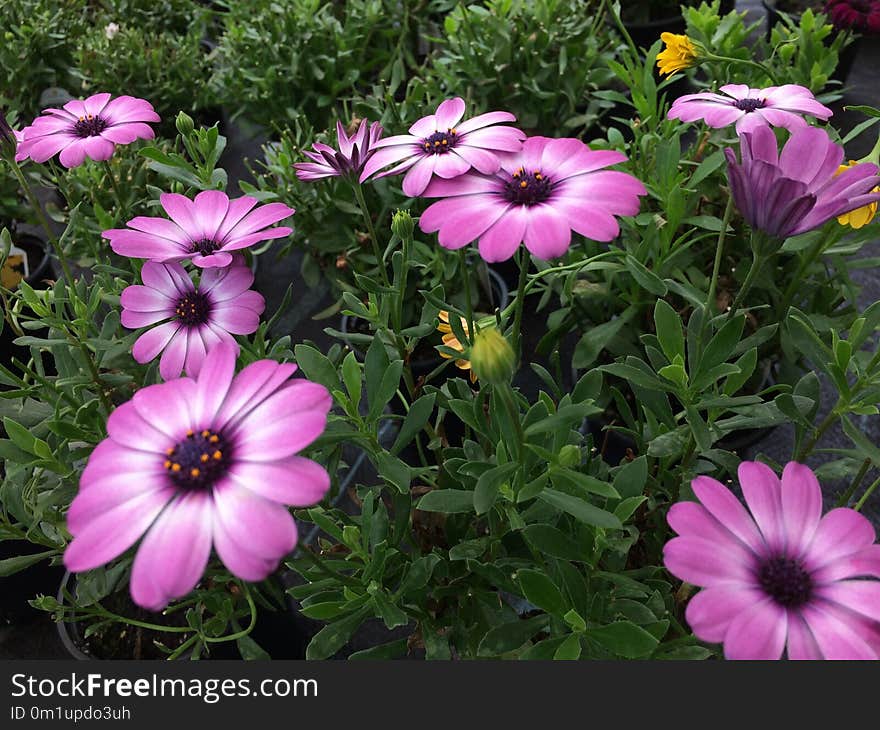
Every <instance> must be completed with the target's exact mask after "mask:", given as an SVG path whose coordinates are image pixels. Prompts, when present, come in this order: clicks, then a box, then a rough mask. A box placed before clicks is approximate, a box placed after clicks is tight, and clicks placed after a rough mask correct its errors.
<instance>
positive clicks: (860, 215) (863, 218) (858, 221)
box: [837, 160, 880, 229]
mask: <svg viewBox="0 0 880 730" xmlns="http://www.w3.org/2000/svg"><path fill="white" fill-rule="evenodd" d="M858 164H859V163H858V162H854V161H853V160H850V161H849V162H848V163H846V164H843V165H841V166H840V167H838V168H837V174H838V175H839V174H840V173H842V172H843V171H844V170H848V169H849V168H851V167H852V166H853V165H858ZM871 192H872V193H880V187H876V188H874V189H873V190H872V191H871ZM875 215H877V202H876V201H875V202H873V203H868V205H863V206H862V207H861V208H856V209H855V210H851V211H850V212H849V213H844V214H843V215H839V216H837V222H838V223H840V225H842V226H851V227H852V228H856V229H858V228H861V227H862V226H866V225H868V223H870V222H871V221H872V220H874V216H875Z"/></svg>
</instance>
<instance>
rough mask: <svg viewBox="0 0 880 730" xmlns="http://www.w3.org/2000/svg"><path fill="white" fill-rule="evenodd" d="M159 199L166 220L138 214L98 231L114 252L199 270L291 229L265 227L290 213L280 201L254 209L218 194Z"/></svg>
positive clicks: (245, 201)
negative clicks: (183, 263) (188, 262)
mask: <svg viewBox="0 0 880 730" xmlns="http://www.w3.org/2000/svg"><path fill="white" fill-rule="evenodd" d="M159 201H160V202H161V203H162V207H163V208H164V209H165V212H166V213H168V215H169V216H171V220H170V221H169V220H168V219H166V218H151V217H147V216H138V217H137V218H132V219H131V220H130V221H129V222H128V223H127V225H128V228H114V229H112V230H109V231H104V233H103V234H102V235H103V236H104V238H106V239H108V240H109V241H110V246H111V248H112V249H113V250H114V251H115V252H116V253H118V254H119V255H121V256H131V257H133V258H140V259H150V260H151V261H156V262H158V263H168V262H172V261H185V260H186V259H192V262H193V263H194V264H195V265H196V266H200V267H211V266H229V264H230V262H231V261H232V252H233V251H237V250H239V249H242V248H247V247H248V246H252V245H253V244H255V243H258V242H260V241H266V240H269V239H272V238H283V237H284V236H287V235H289V234H290V232H291V230H292V229H291V228H287V227H286V226H278V227H277V228H267V226H271V225H272V224H273V223H277V222H278V221H280V220H283V219H285V218H287V217H288V216H291V215H293V213H294V210H293V208H289V207H288V206H286V205H284V203H269V204H268V205H261V206H260V207H258V208H254V206H255V205H256V204H257V199H256V198H251V197H249V196H247V195H243V196H242V197H240V198H235V199H234V200H230V199H229V198H228V197H227V196H226V194H225V193H222V192H220V191H219V190H205V191H203V192H201V193H199V194H198V195H196V197H195V200H190V199H189V198H187V197H186V196H184V195H179V194H177V193H162V195H161V196H160V198H159Z"/></svg>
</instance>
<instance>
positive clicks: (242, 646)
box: [235, 636, 272, 661]
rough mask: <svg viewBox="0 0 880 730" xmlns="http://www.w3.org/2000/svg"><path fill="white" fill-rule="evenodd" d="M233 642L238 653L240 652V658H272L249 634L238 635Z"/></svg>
mask: <svg viewBox="0 0 880 730" xmlns="http://www.w3.org/2000/svg"><path fill="white" fill-rule="evenodd" d="M235 643H236V645H237V646H238V653H239V654H241V658H242V659H245V660H247V661H255V660H259V661H264V660H266V659H271V658H272V657H270V656H269V653H268V652H267V651H266V650H265V649H263V647H261V646H260V645H259V644H258V643H257V642H256V641H254V640H253V639H252V638H251V637H250V636H240V637H239V638H238V639H236V641H235Z"/></svg>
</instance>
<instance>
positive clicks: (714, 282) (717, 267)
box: [706, 195, 733, 320]
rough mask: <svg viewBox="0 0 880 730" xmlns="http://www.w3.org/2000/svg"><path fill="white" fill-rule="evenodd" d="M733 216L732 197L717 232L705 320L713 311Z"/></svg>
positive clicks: (728, 199) (729, 198)
mask: <svg viewBox="0 0 880 730" xmlns="http://www.w3.org/2000/svg"><path fill="white" fill-rule="evenodd" d="M732 214H733V196H732V195H731V196H730V197H728V198H727V207H726V208H725V209H724V217H723V218H722V219H721V230H720V231H719V232H718V242H717V243H716V244H715V263H714V265H713V266H712V278H711V280H710V281H709V295H708V296H707V297H706V314H707V320H708V318H709V317H711V316H712V312H713V311H714V310H715V289H716V288H717V287H718V274H719V272H720V271H721V258H722V255H723V251H724V238H725V237H726V236H727V225H728V223H730V217H731V215H732Z"/></svg>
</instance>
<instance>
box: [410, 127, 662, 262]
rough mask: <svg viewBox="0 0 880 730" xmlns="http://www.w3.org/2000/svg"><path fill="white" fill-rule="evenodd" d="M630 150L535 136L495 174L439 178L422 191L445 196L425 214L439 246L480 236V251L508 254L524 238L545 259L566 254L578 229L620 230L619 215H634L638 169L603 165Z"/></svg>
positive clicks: (487, 255)
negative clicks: (597, 148)
mask: <svg viewBox="0 0 880 730" xmlns="http://www.w3.org/2000/svg"><path fill="white" fill-rule="evenodd" d="M625 159H626V157H625V156H624V155H623V154H622V153H620V152H615V151H611V150H601V151H594V150H591V149H590V148H589V147H587V145H585V144H584V143H583V142H581V141H580V140H579V139H573V138H563V139H549V138H547V137H529V139H527V140H526V141H525V143H524V144H523V148H522V151H521V152H520V153H514V154H509V155H505V156H504V158H503V159H502V167H501V169H500V170H499V171H498V172H497V173H495V174H493V175H481V174H480V173H477V172H473V171H472V172H469V173H468V174H466V175H463V176H462V177H459V178H456V179H455V180H436V179H435V180H434V181H433V182H431V184H430V185H429V186H428V187H427V189H426V190H425V192H424V195H425V196H426V197H435V198H436V197H439V198H444V200H439V201H437V202H436V203H434V204H432V205H431V206H430V207H429V208H428V209H427V210H426V211H425V212H424V213H423V214H422V216H421V218H419V227H420V228H421V229H422V230H423V231H424V232H426V233H431V232H433V231H439V232H440V233H439V241H440V245H441V246H444V247H445V248H451V249H457V248H461V247H462V246H465V245H467V244H468V243H470V242H471V241H473V240H474V239H477V238H479V240H480V243H479V248H480V256H482V257H483V259H485V260H486V261H489V262H495V261H505V260H506V259H509V258H510V257H511V256H513V254H514V252H515V251H516V249H517V248H518V247H519V244H520V242H525V245H526V248H527V249H528V250H529V251H530V252H531V253H533V254H534V255H535V256H537V257H538V258H541V259H551V258H554V257H556V256H561V255H562V254H563V253H565V251H566V250H567V249H568V247H569V245H570V243H571V232H572V230H574V231H575V232H576V233H580V234H581V235H583V236H586V237H587V238H591V239H593V240H595V241H610V240H612V239H613V238H615V237H616V236H617V234H618V233H619V232H620V227H619V226H618V223H617V220H616V219H615V217H614V216H616V215H635V214H636V213H637V212H638V210H639V196H640V195H645V193H646V190H645V186H644V185H642V183H641V182H639V181H638V180H637V179H636V178H634V177H633V176H632V175H628V174H627V173H625V172H618V171H616V170H603V169H601V168H604V167H608V166H609V165H614V164H616V163H618V162H623V161H624V160H625Z"/></svg>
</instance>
